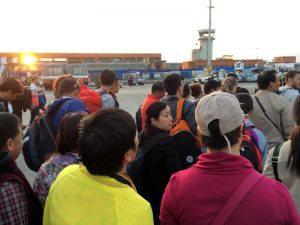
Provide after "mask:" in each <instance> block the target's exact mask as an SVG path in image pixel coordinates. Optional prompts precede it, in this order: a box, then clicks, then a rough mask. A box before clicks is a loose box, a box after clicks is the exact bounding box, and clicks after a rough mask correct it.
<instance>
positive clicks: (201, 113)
mask: <svg viewBox="0 0 300 225" xmlns="http://www.w3.org/2000/svg"><path fill="white" fill-rule="evenodd" d="M195 118H196V122H197V125H198V130H199V133H200V136H201V141H202V145H203V146H204V147H209V148H210V149H213V150H221V149H224V148H226V147H230V146H232V145H235V144H238V143H239V142H240V141H241V137H242V131H241V127H242V124H243V120H244V113H243V112H242V110H241V108H240V105H239V102H238V100H237V99H236V97H235V96H233V95H231V94H228V93H225V92H222V91H217V92H213V93H211V94H209V95H206V96H204V97H202V98H201V99H200V101H199V103H198V105H197V108H196V111H195ZM226 139H228V141H229V144H230V146H228V143H227V140H226Z"/></svg>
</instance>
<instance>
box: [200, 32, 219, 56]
mask: <svg viewBox="0 0 300 225" xmlns="http://www.w3.org/2000/svg"><path fill="white" fill-rule="evenodd" d="M210 32H211V48H210V49H209V47H208V46H209V44H208V39H209V29H202V30H198V33H199V39H198V40H199V42H200V48H199V49H198V54H197V59H198V60H199V59H202V60H207V59H208V56H209V55H211V58H212V53H213V41H214V40H215V32H216V30H215V29H211V31H210ZM209 53H210V54H209Z"/></svg>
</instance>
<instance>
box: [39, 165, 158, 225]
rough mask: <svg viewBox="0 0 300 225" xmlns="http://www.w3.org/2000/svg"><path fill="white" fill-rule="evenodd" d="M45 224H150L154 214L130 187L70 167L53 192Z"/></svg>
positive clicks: (53, 187)
mask: <svg viewBox="0 0 300 225" xmlns="http://www.w3.org/2000/svg"><path fill="white" fill-rule="evenodd" d="M43 224H44V225H55V224H57V225H62V224H63V225H69V224H70V225H71V224H72V225H76V224H78V225H89V224H95V225H96V224H97V225H98V224H105V225H106V224H107V225H116V224H120V225H126V224H128V225H135V224H136V225H141V224H143V225H151V224H153V215H152V210H151V206H150V204H149V203H148V202H147V201H146V200H145V199H143V198H142V197H141V196H140V195H138V194H137V193H136V192H135V191H134V190H133V189H132V188H131V187H130V186H128V185H126V184H123V183H121V182H119V181H117V180H115V179H113V178H111V177H107V176H95V175H91V174H90V173H89V172H88V171H87V169H86V168H85V167H84V166H82V165H71V166H68V167H67V168H65V169H64V170H63V171H62V172H61V173H60V174H59V176H58V177H57V178H56V180H55V182H54V183H53V185H52V187H51V189H50V192H49V195H48V197H47V200H46V206H45V210H44V218H43Z"/></svg>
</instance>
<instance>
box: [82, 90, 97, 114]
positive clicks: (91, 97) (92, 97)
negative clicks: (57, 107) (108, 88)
mask: <svg viewBox="0 0 300 225" xmlns="http://www.w3.org/2000/svg"><path fill="white" fill-rule="evenodd" d="M79 98H80V100H81V101H83V103H84V104H85V106H86V107H87V108H88V110H89V111H90V112H91V113H92V112H97V111H99V110H100V108H101V101H102V99H101V96H100V94H99V93H98V92H96V91H92V90H89V89H87V88H84V89H81V91H80V95H79Z"/></svg>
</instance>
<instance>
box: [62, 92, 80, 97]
mask: <svg viewBox="0 0 300 225" xmlns="http://www.w3.org/2000/svg"><path fill="white" fill-rule="evenodd" d="M61 97H70V98H77V96H76V94H74V93H65V94H63V95H62V96H61Z"/></svg>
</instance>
